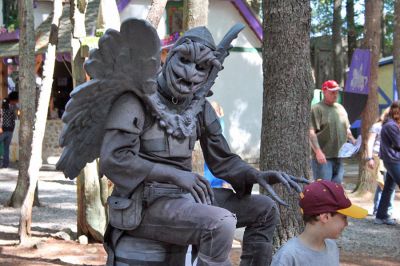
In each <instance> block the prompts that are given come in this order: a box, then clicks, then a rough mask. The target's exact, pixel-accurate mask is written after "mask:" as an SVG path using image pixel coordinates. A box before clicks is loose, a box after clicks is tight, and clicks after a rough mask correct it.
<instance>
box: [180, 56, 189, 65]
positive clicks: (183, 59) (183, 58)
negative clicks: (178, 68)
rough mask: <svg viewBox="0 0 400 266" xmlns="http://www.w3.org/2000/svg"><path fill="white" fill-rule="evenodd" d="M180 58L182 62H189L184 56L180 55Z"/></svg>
mask: <svg viewBox="0 0 400 266" xmlns="http://www.w3.org/2000/svg"><path fill="white" fill-rule="evenodd" d="M180 60H181V62H182V63H184V64H188V63H190V60H188V59H187V58H186V57H181V58H180Z"/></svg>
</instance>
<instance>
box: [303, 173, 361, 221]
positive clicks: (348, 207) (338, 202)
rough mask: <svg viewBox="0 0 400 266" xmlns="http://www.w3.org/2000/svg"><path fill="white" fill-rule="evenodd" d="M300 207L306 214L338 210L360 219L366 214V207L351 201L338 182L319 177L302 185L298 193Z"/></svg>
mask: <svg viewBox="0 0 400 266" xmlns="http://www.w3.org/2000/svg"><path fill="white" fill-rule="evenodd" d="M300 207H301V209H302V211H303V213H304V214H306V215H318V214H321V213H327V212H338V213H341V214H344V215H346V216H349V217H352V218H356V219H362V218H365V217H366V216H367V214H368V211H367V210H366V209H364V208H361V207H359V206H357V205H354V204H352V203H351V201H350V200H349V198H348V197H347V195H346V193H345V191H344V189H343V187H342V186H341V185H340V184H336V183H334V182H331V181H327V180H321V179H320V180H317V181H315V182H313V183H311V184H309V185H307V186H305V187H304V190H303V192H302V193H301V194H300Z"/></svg>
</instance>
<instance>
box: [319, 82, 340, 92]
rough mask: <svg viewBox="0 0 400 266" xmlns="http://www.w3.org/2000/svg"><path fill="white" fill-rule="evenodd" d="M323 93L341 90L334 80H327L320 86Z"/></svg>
mask: <svg viewBox="0 0 400 266" xmlns="http://www.w3.org/2000/svg"><path fill="white" fill-rule="evenodd" d="M321 90H323V91H341V90H342V88H340V87H339V85H338V84H337V82H336V81H334V80H327V81H325V82H324V83H323V84H322V89H321Z"/></svg>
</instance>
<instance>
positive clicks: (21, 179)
mask: <svg viewBox="0 0 400 266" xmlns="http://www.w3.org/2000/svg"><path fill="white" fill-rule="evenodd" d="M18 15H19V21H20V40H19V55H20V57H19V80H20V81H19V102H20V111H21V116H20V130H19V172H18V181H17V186H16V188H15V191H14V193H13V195H12V196H11V200H10V202H9V205H10V206H12V207H20V206H21V205H22V202H23V200H24V197H25V195H26V193H27V191H28V187H29V182H30V175H29V174H30V172H29V161H30V157H31V152H32V136H33V131H32V128H33V121H34V114H35V103H34V101H33V100H32V99H34V98H35V69H34V64H32V62H34V61H35V55H34V52H35V50H34V49H35V35H34V34H35V33H34V27H33V25H34V24H33V9H32V1H29V0H23V1H20V2H19V6H18ZM24 218H25V217H24ZM26 218H29V217H26ZM23 230H24V232H22V233H23V234H26V231H27V229H26V228H23Z"/></svg>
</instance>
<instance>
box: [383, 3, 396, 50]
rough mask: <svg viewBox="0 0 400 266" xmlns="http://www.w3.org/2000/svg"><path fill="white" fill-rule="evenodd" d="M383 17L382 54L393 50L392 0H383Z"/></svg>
mask: <svg viewBox="0 0 400 266" xmlns="http://www.w3.org/2000/svg"><path fill="white" fill-rule="evenodd" d="M383 17H384V25H385V27H384V29H385V33H384V40H383V45H384V46H385V47H384V48H383V51H384V52H385V54H383V56H388V55H391V54H392V52H393V33H394V0H384V1H383Z"/></svg>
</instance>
